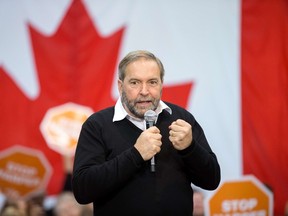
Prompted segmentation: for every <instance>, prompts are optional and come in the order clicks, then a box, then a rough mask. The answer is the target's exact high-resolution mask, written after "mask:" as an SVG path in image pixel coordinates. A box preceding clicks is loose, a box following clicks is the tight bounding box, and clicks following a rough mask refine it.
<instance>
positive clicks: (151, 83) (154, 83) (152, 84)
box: [149, 80, 158, 86]
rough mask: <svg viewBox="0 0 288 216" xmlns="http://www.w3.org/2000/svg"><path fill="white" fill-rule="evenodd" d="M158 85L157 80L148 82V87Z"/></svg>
mask: <svg viewBox="0 0 288 216" xmlns="http://www.w3.org/2000/svg"><path fill="white" fill-rule="evenodd" d="M157 84H158V81H157V80H150V81H149V85H150V86H156V85H157Z"/></svg>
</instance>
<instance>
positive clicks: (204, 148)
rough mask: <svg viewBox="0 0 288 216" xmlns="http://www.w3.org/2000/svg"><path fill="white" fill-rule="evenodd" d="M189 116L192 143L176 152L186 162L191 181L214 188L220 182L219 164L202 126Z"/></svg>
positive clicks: (207, 188) (205, 187)
mask: <svg viewBox="0 0 288 216" xmlns="http://www.w3.org/2000/svg"><path fill="white" fill-rule="evenodd" d="M191 118H192V120H191V121H190V123H191V125H192V134H193V140H192V143H191V145H190V146H189V147H188V148H187V149H185V150H182V151H178V153H179V154H180V156H181V157H182V159H183V160H184V163H185V164H186V167H187V170H188V172H187V173H188V175H189V177H190V179H191V182H192V183H193V184H195V185H196V186H198V187H201V188H203V189H206V190H214V189H216V188H217V187H218V185H219V183H220V179H221V173H220V166H219V163H218V161H217V157H216V155H215V154H214V152H213V151H212V149H211V147H210V145H209V143H208V141H207V139H206V137H205V134H204V131H203V129H202V127H201V126H200V125H199V123H198V122H197V121H196V120H195V119H194V117H193V116H191V117H190V119H191Z"/></svg>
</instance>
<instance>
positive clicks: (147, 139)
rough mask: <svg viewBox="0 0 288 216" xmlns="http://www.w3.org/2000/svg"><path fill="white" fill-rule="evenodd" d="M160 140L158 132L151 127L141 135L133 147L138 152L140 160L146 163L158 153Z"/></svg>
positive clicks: (155, 128)
mask: <svg viewBox="0 0 288 216" xmlns="http://www.w3.org/2000/svg"><path fill="white" fill-rule="evenodd" d="M161 138H162V136H161V134H160V130H159V129H158V128H157V127H155V126H153V127H150V128H148V129H147V130H145V131H143V132H142V133H141V135H140V136H139V137H138V139H137V141H136V143H135V145H134V147H135V148H136V149H137V150H138V151H139V153H140V154H141V156H142V158H143V159H144V160H145V161H147V160H150V159H151V158H152V157H153V156H154V155H155V154H157V153H158V152H160V150H161V145H162V142H161Z"/></svg>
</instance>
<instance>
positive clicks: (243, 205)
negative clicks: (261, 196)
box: [222, 198, 258, 213]
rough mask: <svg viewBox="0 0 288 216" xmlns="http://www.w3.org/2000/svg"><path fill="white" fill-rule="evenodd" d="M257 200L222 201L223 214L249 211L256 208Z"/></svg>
mask: <svg viewBox="0 0 288 216" xmlns="http://www.w3.org/2000/svg"><path fill="white" fill-rule="evenodd" d="M257 203H258V200H257V199H256V198H250V199H240V200H237V199H235V200H224V201H223V202H222V211H223V212H227V213H228V212H237V211H239V212H244V211H251V210H252V209H254V208H255V207H256V206H257Z"/></svg>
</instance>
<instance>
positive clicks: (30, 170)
mask: <svg viewBox="0 0 288 216" xmlns="http://www.w3.org/2000/svg"><path fill="white" fill-rule="evenodd" d="M36 174H37V169H36V168H35V167H30V166H25V165H22V164H19V163H15V162H12V161H9V162H8V163H7V164H6V168H5V169H0V178H1V179H3V180H5V181H8V182H12V183H14V184H18V185H25V186H27V187H34V186H37V185H39V184H40V179H39V178H38V177H36V176H35V175H36Z"/></svg>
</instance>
